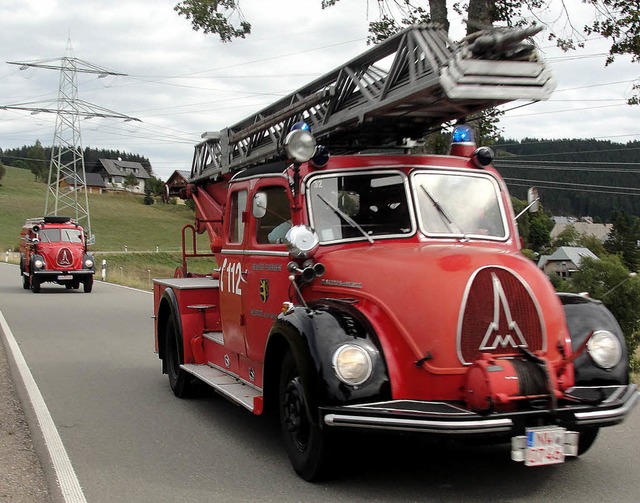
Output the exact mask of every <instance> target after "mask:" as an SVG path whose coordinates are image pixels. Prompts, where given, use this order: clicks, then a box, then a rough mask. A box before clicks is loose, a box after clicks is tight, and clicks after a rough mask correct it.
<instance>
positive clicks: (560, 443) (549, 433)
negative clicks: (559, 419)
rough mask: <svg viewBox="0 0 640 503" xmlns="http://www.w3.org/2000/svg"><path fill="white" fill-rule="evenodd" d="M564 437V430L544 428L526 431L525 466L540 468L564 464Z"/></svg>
mask: <svg viewBox="0 0 640 503" xmlns="http://www.w3.org/2000/svg"><path fill="white" fill-rule="evenodd" d="M564 437H565V429H564V428H557V427H553V426H551V427H546V426H545V427H541V428H529V429H527V447H526V450H525V453H524V464H525V465H526V466H542V465H555V464H559V463H564V456H565V453H564V444H565V438H564Z"/></svg>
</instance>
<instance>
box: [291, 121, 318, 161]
mask: <svg viewBox="0 0 640 503" xmlns="http://www.w3.org/2000/svg"><path fill="white" fill-rule="evenodd" d="M284 148H285V152H286V153H287V157H288V158H289V159H291V160H292V161H294V162H307V161H308V160H309V159H311V158H312V157H313V154H315V152H316V139H315V138H314V136H313V134H312V133H311V131H309V130H307V129H295V130H293V131H291V132H290V133H289V134H288V135H287V137H286V138H285V140H284Z"/></svg>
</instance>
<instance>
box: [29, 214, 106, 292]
mask: <svg viewBox="0 0 640 503" xmlns="http://www.w3.org/2000/svg"><path fill="white" fill-rule="evenodd" d="M94 273H95V266H94V260H93V257H92V256H91V254H90V253H89V252H88V250H87V237H86V235H85V232H84V230H83V228H82V227H81V226H80V225H78V222H77V221H76V220H73V219H71V218H69V217H64V216H48V217H40V218H30V219H28V220H27V221H26V223H25V224H24V226H23V227H22V230H21V232H20V275H21V276H22V286H23V287H24V289H25V290H29V288H31V290H32V291H33V292H34V293H39V292H40V285H41V284H42V283H44V282H47V281H49V282H53V283H57V284H59V285H64V286H65V287H66V288H67V289H72V288H73V289H77V288H79V287H80V284H81V283H82V286H83V288H84V291H85V292H86V293H89V292H91V289H92V288H93V275H94Z"/></svg>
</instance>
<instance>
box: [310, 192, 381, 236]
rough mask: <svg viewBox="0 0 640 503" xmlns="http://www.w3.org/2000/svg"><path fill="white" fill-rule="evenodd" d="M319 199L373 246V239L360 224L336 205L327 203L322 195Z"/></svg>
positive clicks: (319, 195)
mask: <svg viewBox="0 0 640 503" xmlns="http://www.w3.org/2000/svg"><path fill="white" fill-rule="evenodd" d="M318 199H320V200H321V201H322V202H323V203H324V204H326V205H327V206H328V207H329V208H330V209H331V211H333V212H334V213H335V214H336V215H338V216H339V217H340V218H342V220H344V221H345V222H347V223H348V224H349V225H350V226H351V227H353V228H354V229H358V230H359V231H360V233H361V234H362V235H363V236H364V237H365V238H367V239H368V240H369V243H371V244H373V238H372V237H371V236H369V234H367V231H365V230H364V229H363V228H362V227H360V225H359V224H358V222H356V221H355V220H354V219H353V218H351V217H350V216H349V215H347V214H346V213H345V212H344V211H342V210H341V209H340V208H338V207H337V206H336V205H335V204H333V203H331V202H329V201H327V200H326V199H325V198H324V196H323V195H322V194H318Z"/></svg>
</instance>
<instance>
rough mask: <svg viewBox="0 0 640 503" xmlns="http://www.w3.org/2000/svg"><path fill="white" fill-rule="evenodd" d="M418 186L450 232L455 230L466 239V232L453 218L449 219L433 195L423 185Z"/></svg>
mask: <svg viewBox="0 0 640 503" xmlns="http://www.w3.org/2000/svg"><path fill="white" fill-rule="evenodd" d="M420 188H421V189H422V191H423V192H424V193H425V194H426V196H427V197H428V198H429V201H431V204H433V207H434V208H435V209H436V210H438V214H439V215H440V217H441V218H442V221H443V222H444V224H445V225H446V226H447V229H449V230H450V231H452V232H457V233H458V234H462V236H463V237H464V238H465V239H466V237H467V234H466V233H465V232H464V231H463V230H462V229H461V228H460V226H459V225H458V224H456V223H455V222H454V221H453V220H451V217H449V215H448V214H447V212H446V211H445V209H444V208H443V207H442V206H440V203H439V202H438V201H436V200H435V199H434V197H433V196H432V195H431V194H430V193H429V191H428V190H427V189H426V188H425V186H424V185H420Z"/></svg>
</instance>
